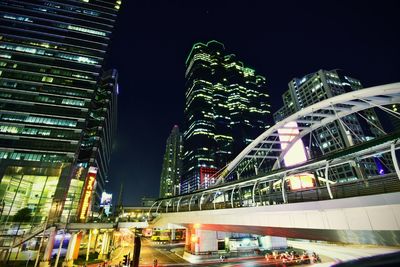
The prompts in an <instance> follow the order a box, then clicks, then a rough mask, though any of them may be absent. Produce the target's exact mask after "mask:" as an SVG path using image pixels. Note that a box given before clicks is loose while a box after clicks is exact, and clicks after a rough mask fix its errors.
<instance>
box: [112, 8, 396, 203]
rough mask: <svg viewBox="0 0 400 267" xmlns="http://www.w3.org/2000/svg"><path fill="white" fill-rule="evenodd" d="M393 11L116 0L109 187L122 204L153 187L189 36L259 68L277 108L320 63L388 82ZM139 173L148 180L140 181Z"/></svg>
mask: <svg viewBox="0 0 400 267" xmlns="http://www.w3.org/2000/svg"><path fill="white" fill-rule="evenodd" d="M397 10H398V8H397V5H396V3H395V2H385V4H382V3H368V4H366V3H358V2H351V3H339V2H333V3H331V4H329V5H328V4H326V5H325V4H322V3H317V2H316V3H301V4H300V3H295V2H290V1H286V2H285V3H282V4H274V5H272V4H261V3H257V2H252V3H251V4H243V5H239V4H237V3H231V4H230V5H227V2H224V1H222V2H221V3H219V4H217V5H216V4H213V5H212V4H209V3H207V2H205V3H204V5H203V6H201V7H200V6H195V5H191V4H188V3H186V4H180V3H177V2H175V3H168V4H166V3H165V4H154V5H153V6H151V7H150V5H149V4H144V3H142V4H139V3H130V2H124V3H123V6H122V8H121V14H120V15H121V16H120V17H119V19H118V23H117V26H116V32H115V35H114V37H113V43H112V46H111V51H110V54H109V64H108V65H109V67H116V68H117V69H119V72H120V84H121V86H120V91H121V94H120V96H121V98H120V100H121V102H120V104H121V105H120V113H119V116H120V121H124V122H126V123H120V124H119V137H118V139H117V146H116V154H115V156H114V158H113V160H112V165H111V173H110V183H109V184H108V186H109V188H110V190H111V191H113V192H114V193H117V192H118V187H119V183H120V182H123V183H124V186H125V187H126V189H125V192H130V193H129V194H125V195H124V202H125V203H139V199H140V197H141V196H143V195H146V196H157V195H158V189H159V177H160V172H161V165H162V164H161V163H162V154H163V149H164V148H165V139H166V138H167V136H168V133H169V131H170V128H171V127H172V126H173V125H174V124H178V125H179V126H181V125H182V121H183V103H184V90H185V89H184V72H185V66H184V62H185V59H186V55H187V54H188V52H189V51H190V49H191V47H192V45H193V44H194V43H196V42H199V41H201V42H207V41H209V40H212V39H216V40H219V41H221V42H222V43H224V44H225V45H226V46H227V47H229V49H230V51H232V52H233V53H236V54H238V55H240V58H241V59H242V60H243V61H244V62H246V64H248V65H249V66H250V67H252V68H254V69H256V70H257V71H258V72H259V73H260V74H261V75H263V76H266V77H267V82H268V87H269V89H270V90H271V99H272V101H271V102H272V112H275V111H276V110H277V109H279V108H280V105H281V103H282V102H281V100H280V97H281V94H282V93H283V91H284V90H286V87H287V83H288V82H289V81H290V80H291V79H292V78H293V77H298V78H301V77H302V76H303V75H305V74H307V73H311V72H314V71H316V70H318V69H328V70H329V69H337V68H339V69H344V70H345V71H347V72H349V73H351V74H352V75H353V76H354V77H357V78H358V79H360V80H361V81H362V82H363V85H364V87H369V86H373V85H378V84H384V83H390V82H396V81H397V80H398V70H399V62H400V60H399V57H400V56H399V53H398V51H397V47H398V45H399V38H398V34H396V33H397V32H398V28H397V27H396V23H395V20H394V17H395V16H394V14H395V13H396V12H397ZM238 18H240V19H238ZM128 28H129V29H128ZM126 31H130V32H132V33H133V34H132V35H130V36H127V35H126V34H124V33H125V32H126ZM132 51H134V52H132ZM140 51H147V53H142V52H140ZM322 54H323V56H322ZM131 62H135V64H133V65H132V64H131ZM154 72H157V79H154ZM134 74H136V75H134ZM123 77H124V78H123ZM155 92H157V97H155V95H154V93H155ZM277 103H278V104H277ZM132 114H135V115H132ZM121 144H124V145H121ZM136 151H137V152H136ZM123 161H126V163H123ZM141 177H143V179H144V181H146V182H145V183H142V184H138V183H137V181H140V179H141Z"/></svg>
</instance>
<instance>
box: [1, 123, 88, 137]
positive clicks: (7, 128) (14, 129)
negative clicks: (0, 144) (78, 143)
mask: <svg viewBox="0 0 400 267" xmlns="http://www.w3.org/2000/svg"><path fill="white" fill-rule="evenodd" d="M0 132H1V133H11V134H23V135H39V136H46V137H57V138H73V139H77V138H79V136H80V133H75V132H72V131H63V130H56V129H43V128H32V127H24V126H14V125H0Z"/></svg>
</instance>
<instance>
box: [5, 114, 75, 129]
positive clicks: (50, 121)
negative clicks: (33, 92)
mask: <svg viewBox="0 0 400 267" xmlns="http://www.w3.org/2000/svg"><path fill="white" fill-rule="evenodd" d="M1 119H2V120H4V121H17V122H28V123H38V124H45V125H54V126H67V127H75V126H76V125H77V122H76V121H73V120H66V119H56V118H46V117H39V116H32V115H16V114H2V115H1Z"/></svg>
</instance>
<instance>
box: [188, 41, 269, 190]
mask: <svg viewBox="0 0 400 267" xmlns="http://www.w3.org/2000/svg"><path fill="white" fill-rule="evenodd" d="M185 76H186V94H185V97H186V104H185V115H184V117H185V132H184V155H183V168H184V172H183V178H182V181H181V189H182V192H190V191H193V190H195V189H198V188H200V187H207V186H208V185H210V184H212V183H213V182H214V180H213V178H212V175H213V174H215V173H216V172H217V171H218V170H219V169H221V168H223V167H224V166H225V165H226V164H228V163H229V161H230V160H232V159H233V158H234V157H235V156H236V155H237V154H238V153H239V152H240V151H241V150H242V149H243V148H244V147H245V146H246V145H247V144H248V143H250V142H251V141H252V140H253V139H254V138H255V137H257V136H258V135H259V134H260V133H261V132H263V131H265V129H267V128H268V127H269V126H270V121H271V120H269V119H268V118H269V115H270V114H269V112H270V111H269V110H270V106H269V104H268V98H269V95H268V94H267V88H266V80H265V77H263V76H261V75H257V74H256V72H255V70H254V69H251V68H249V67H246V66H245V65H244V64H243V62H241V61H239V60H238V59H237V58H236V56H235V55H234V54H229V53H228V52H227V51H226V49H225V46H224V45H223V44H222V43H220V42H217V41H210V42H208V43H206V44H204V43H196V44H195V45H194V46H193V48H192V50H191V52H190V54H189V56H188V58H187V60H186V75H185ZM234 178H235V174H233V175H231V176H230V179H234Z"/></svg>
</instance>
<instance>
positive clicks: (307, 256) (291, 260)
mask: <svg viewBox="0 0 400 267" xmlns="http://www.w3.org/2000/svg"><path fill="white" fill-rule="evenodd" d="M265 259H266V260H267V261H273V262H282V263H285V264H311V263H317V262H321V258H320V257H319V256H318V255H317V254H316V253H315V252H312V253H307V252H306V251H303V253H302V254H301V255H300V254H298V253H297V252H296V251H294V250H292V251H290V252H289V251H285V252H282V253H278V252H277V251H274V252H272V253H271V254H269V253H267V254H265Z"/></svg>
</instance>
